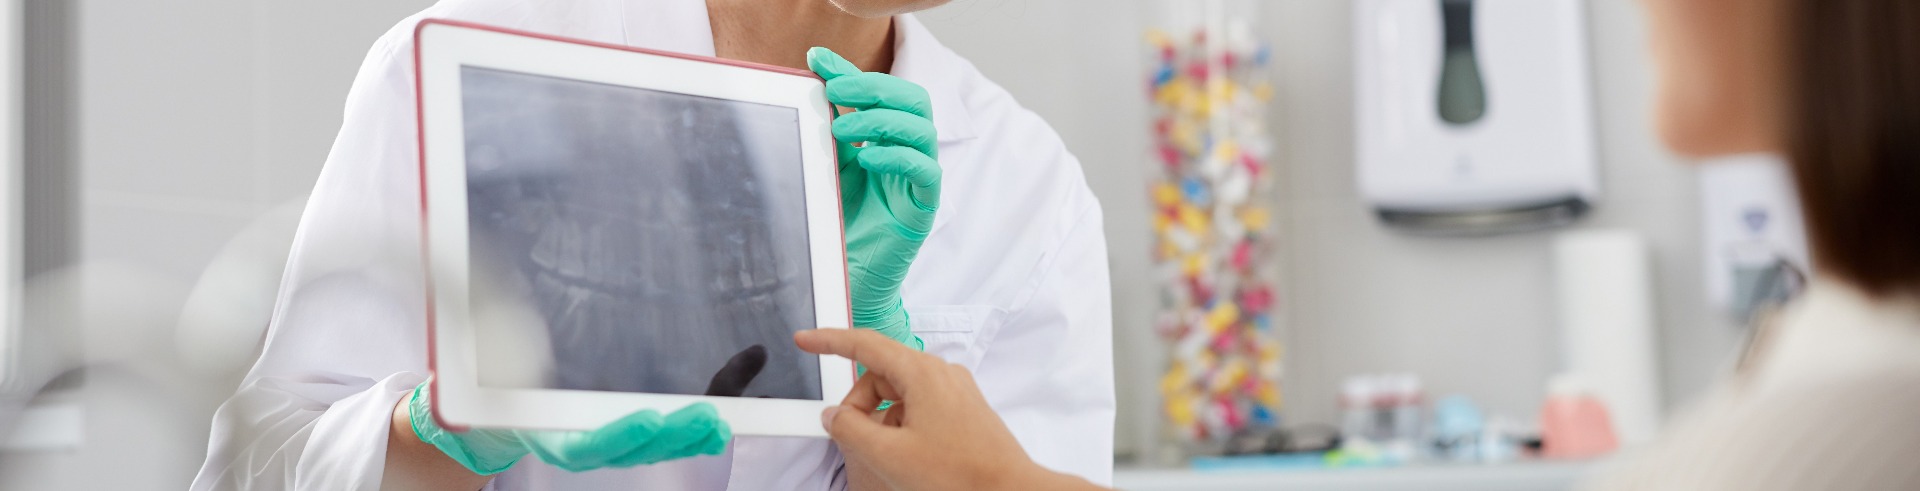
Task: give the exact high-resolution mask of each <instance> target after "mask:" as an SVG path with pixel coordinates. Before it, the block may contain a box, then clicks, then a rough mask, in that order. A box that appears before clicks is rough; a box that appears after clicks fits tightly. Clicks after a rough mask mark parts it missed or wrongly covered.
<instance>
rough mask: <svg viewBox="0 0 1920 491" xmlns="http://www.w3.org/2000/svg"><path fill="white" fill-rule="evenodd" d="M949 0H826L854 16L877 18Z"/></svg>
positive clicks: (912, 10)
mask: <svg viewBox="0 0 1920 491" xmlns="http://www.w3.org/2000/svg"><path fill="white" fill-rule="evenodd" d="M948 1H950V0H827V2H829V3H832V4H833V6H834V7H839V8H840V10H841V11H844V12H846V13H849V14H853V16H855V17H865V18H869V19H872V18H878V17H891V16H895V15H900V14H910V13H914V12H919V11H922V10H926V9H930V8H934V7H938V6H941V5H946V4H947V2H948Z"/></svg>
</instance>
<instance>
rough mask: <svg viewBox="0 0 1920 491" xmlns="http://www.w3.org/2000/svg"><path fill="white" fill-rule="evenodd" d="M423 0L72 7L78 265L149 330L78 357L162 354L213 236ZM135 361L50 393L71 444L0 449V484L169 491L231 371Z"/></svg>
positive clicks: (291, 157) (320, 152) (267, 184)
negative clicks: (140, 292)
mask: <svg viewBox="0 0 1920 491" xmlns="http://www.w3.org/2000/svg"><path fill="white" fill-rule="evenodd" d="M431 3H432V2H431V1H429V0H328V1H323V2H292V1H258V0H192V1H179V2H172V1H168V2H151V1H141V0H74V4H73V5H72V6H71V7H72V8H73V9H74V14H73V15H75V17H76V19H77V20H76V22H77V24H78V29H79V32H78V33H77V35H75V36H74V39H75V40H76V42H77V43H78V45H79V46H78V48H77V49H76V51H77V52H78V54H79V60H78V67H77V73H76V76H77V78H78V83H77V86H76V87H75V90H74V95H75V97H77V98H78V105H79V108H78V112H79V114H78V117H79V121H78V132H79V134H78V135H77V138H76V143H77V146H78V147H79V149H78V152H79V155H78V161H79V167H80V169H79V176H80V177H79V179H80V183H79V187H80V190H81V198H80V219H81V222H82V223H81V249H82V250H81V251H80V255H79V257H80V259H81V260H82V261H86V262H88V263H91V264H101V263H113V264H116V265H118V268H117V269H115V272H116V276H115V277H114V280H115V281H134V280H138V281H141V282H142V284H144V285H146V286H149V287H153V288H149V289H148V290H149V291H148V292H147V294H146V295H145V296H146V297H148V298H145V299H142V300H148V301H145V302H139V306H144V307H149V308H148V309H146V310H141V311H140V312H139V314H140V315H142V316H144V317H148V318H149V319H147V320H149V321H151V323H152V324H154V325H157V326H159V327H157V328H155V329H151V330H149V331H152V332H146V331H140V332H127V333H122V334H124V335H125V336H130V337H134V338H135V339H132V340H126V339H121V340H117V341H116V340H96V341H104V343H93V344H92V345H90V346H89V349H90V350H93V351H96V352H97V351H99V350H100V345H101V344H114V343H117V344H119V345H135V346H140V347H143V348H146V349H165V348H167V347H170V346H171V338H170V337H168V335H169V334H170V332H168V331H169V329H168V328H170V327H171V325H172V323H171V320H172V319H173V317H172V316H173V315H174V313H175V312H176V311H177V309H178V306H179V301H180V300H182V299H183V298H184V295H185V291H184V289H185V288H186V287H187V286H189V285H191V284H192V282H193V281H194V280H195V279H196V278H198V276H199V274H200V271H201V269H202V268H204V267H205V266H206V265H207V263H208V261H209V260H210V259H211V258H212V256H213V255H214V253H215V252H216V251H217V250H218V249H219V248H220V246H221V245H222V244H224V243H225V242H226V241H227V240H228V239H230V238H232V236H233V235H234V234H235V233H237V232H239V231H240V230H241V228H242V227H244V226H245V225H246V224H247V223H248V222H249V221H251V220H253V219H254V218H255V217H256V216H258V215H260V214H261V213H264V212H266V211H268V210H269V209H270V208H272V207H273V206H274V205H276V204H279V203H282V202H286V201H289V200H297V199H302V198H303V197H304V196H305V195H306V193H307V191H308V190H309V189H310V188H311V187H312V184H313V179H314V178H315V176H317V175H318V172H319V169H320V165H321V163H322V162H323V161H324V159H325V158H326V153H327V149H328V147H329V146H330V145H332V142H333V136H334V133H335V132H336V131H337V130H338V129H339V125H340V114H341V108H342V107H343V102H344V100H345V97H346V91H347V87H348V85H349V83H350V82H351V81H352V79H353V76H354V72H355V71H356V70H357V68H358V67H359V64H360V59H361V57H362V55H364V54H365V53H366V50H367V47H368V46H371V45H372V44H373V40H374V39H375V38H376V37H378V36H379V35H380V34H381V33H382V32H384V31H385V30H386V29H387V28H388V27H390V26H392V25H393V24H394V23H395V22H397V21H399V20H400V18H402V17H404V16H406V15H407V14H411V13H413V12H416V11H418V10H420V9H421V8H424V7H425V6H427V5H429V4H431ZM115 307H116V308H123V309H128V310H133V309H134V308H135V307H136V306H135V305H116V306H115ZM143 363H144V362H142V361H139V360H136V361H135V362H133V363H127V364H123V365H116V366H108V367H100V368H96V369H92V370H89V371H88V373H87V375H86V380H85V382H84V384H83V388H82V389H81V390H80V391H79V392H78V393H67V394H59V395H57V396H54V397H53V398H54V399H59V400H77V401H83V402H85V403H86V410H85V411H86V412H85V418H86V423H85V428H84V433H85V441H86V444H85V445H84V446H83V447H82V448H81V449H80V450H78V451H61V452H52V453H8V454H4V455H0V489H183V488H185V487H186V486H187V483H188V481H189V480H190V479H192V477H193V473H194V472H195V471H196V470H197V469H198V468H199V465H200V462H201V460H202V457H203V455H204V452H205V450H206V439H207V430H208V427H209V424H210V421H211V416H212V411H213V408H214V407H215V405H217V404H218V403H219V402H220V400H222V399H224V398H225V396H226V395H227V394H230V393H231V392H232V390H233V389H234V385H233V383H234V382H235V380H234V379H232V378H225V377H215V378H212V379H202V378H195V377H196V376H195V375H194V374H189V373H180V372H174V371H168V370H167V368H169V367H166V366H160V367H159V369H156V367H155V366H154V365H148V364H143ZM175 368H177V367H175Z"/></svg>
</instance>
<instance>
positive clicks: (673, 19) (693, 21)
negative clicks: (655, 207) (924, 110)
mask: <svg viewBox="0 0 1920 491" xmlns="http://www.w3.org/2000/svg"><path fill="white" fill-rule="evenodd" d="M620 5H621V7H622V8H623V9H624V10H625V12H624V14H623V16H624V17H625V20H626V22H624V23H623V24H622V26H621V28H622V30H623V32H622V33H621V36H622V38H623V39H624V41H625V42H626V43H627V45H629V46H638V47H643V48H649V49H663V50H668V51H678V52H681V53H688V54H696V55H701V56H713V24H712V23H711V22H710V21H709V20H708V19H707V2H706V0H649V1H632V0H629V1H624V2H620ZM968 66H969V65H968V64H967V61H966V60H965V59H962V58H960V55H958V54H955V53H954V52H953V50H950V49H947V47H946V46H944V45H942V44H940V41H939V40H937V39H934V38H933V33H932V32H929V31H927V27H926V26H924V25H921V24H920V20H919V19H916V18H914V16H913V15H901V16H898V17H894V18H893V70H892V73H893V75H894V76H897V77H900V78H904V79H907V80H908V81H910V82H913V83H916V84H920V86H921V87H925V88H926V89H927V94H928V95H929V96H931V97H932V98H933V124H934V127H935V128H937V129H938V130H939V131H940V142H942V143H949V142H957V141H962V140H969V139H972V138H973V137H974V133H973V119H972V118H971V117H970V116H969V115H968V111H967V105H966V99H965V98H963V97H961V92H962V90H964V88H963V87H961V82H962V81H963V80H965V79H966V78H967V77H966V75H967V72H966V69H967V67H968Z"/></svg>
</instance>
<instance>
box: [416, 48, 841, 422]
mask: <svg viewBox="0 0 1920 491" xmlns="http://www.w3.org/2000/svg"><path fill="white" fill-rule="evenodd" d="M414 62H415V73H416V74H417V75H416V78H415V83H416V84H417V87H416V94H417V95H418V96H419V97H418V104H419V107H418V111H419V117H420V121H419V124H420V149H421V155H420V172H421V192H422V197H421V213H422V228H423V230H422V233H423V235H424V237H423V238H422V240H423V241H424V246H425V250H424V251H423V254H425V256H426V264H427V265H428V267H427V269H428V272H427V274H428V288H427V291H428V293H427V296H428V317H427V329H428V333H429V334H428V352H429V355H428V363H429V365H430V368H431V370H432V371H433V374H434V379H433V384H434V385H433V392H432V394H433V396H434V397H435V400H434V403H433V407H434V412H435V414H434V417H435V419H436V420H438V421H439V422H440V424H442V425H444V426H447V427H450V428H455V429H459V428H466V427H488V428H524V429H556V430H588V429H593V428H598V427H600V426H602V425H605V424H606V423H608V422H611V421H613V420H615V419H618V418H620V417H622V416H625V415H627V414H630V413H632V412H634V411H637V410H642V409H655V410H659V411H660V412H662V413H668V412H672V411H674V410H677V409H680V408H682V407H685V406H687V405H688V404H692V403H695V402H703V401H704V402H709V403H712V404H713V406H714V407H715V408H717V409H719V413H720V416H721V417H722V418H724V419H726V420H727V423H728V425H729V426H731V427H732V430H733V432H734V434H736V435H767V436H808V437H824V436H826V432H825V431H824V430H822V429H821V427H820V411H821V410H822V409H825V408H827V407H829V406H832V405H836V404H839V402H840V399H841V398H843V397H845V395H846V393H847V391H848V390H849V389H850V388H851V387H852V386H853V380H854V367H853V362H851V361H849V360H847V359H845V358H841V357H837V356H821V357H819V358H820V381H821V391H820V392H821V400H819V401H805V400H791V399H759V398H739V397H709V396H689V395H678V394H645V393H628V392H607V391H588V390H557V389H503V388H493V387H481V386H480V385H479V383H478V381H479V377H478V365H477V363H478V360H476V359H475V358H476V355H475V349H474V347H475V343H474V339H473V337H474V335H473V329H472V327H471V326H472V325H471V322H470V319H469V313H470V311H469V309H468V299H469V296H468V290H469V285H468V279H469V271H468V268H467V264H468V252H469V251H468V242H467V238H468V236H467V233H468V229H467V226H468V224H467V200H466V191H467V184H466V165H465V160H466V159H465V139H464V138H465V137H464V127H463V126H464V125H463V124H462V113H461V110H462V109H461V86H460V67H461V66H474V67H484V68H493V69H500V70H508V71H514V72H520V73H528V74H535V75H546V76H553V77H559V78H566V79H573V80H583V81H590V82H598V83H604V84H612V85H619V86H626V87H636V88H644V89H650V90H659V91H667V92H675V93H681V94H688V95H696V96H702V97H712V98H719V99H727V100H735V101H744V102H752V103H758V104H768V105H774V106H782V107H789V108H794V109H796V110H797V111H796V112H797V113H798V114H799V117H800V125H799V126H800V149H801V153H802V163H801V165H802V172H801V174H802V179H803V180H804V181H805V182H804V190H805V202H806V214H807V234H808V249H809V251H810V257H811V263H812V273H813V274H812V276H813V294H814V302H815V308H814V318H815V319H816V322H817V323H819V324H821V325H820V326H818V327H821V328H843V327H845V326H849V325H852V322H851V316H850V311H849V308H848V304H847V285H846V259H845V246H844V244H843V241H842V233H843V232H842V229H841V224H840V200H839V177H838V174H837V171H838V167H837V164H836V162H835V161H836V158H835V156H834V155H835V154H834V152H835V150H834V143H833V135H832V133H831V131H830V126H829V125H830V123H831V120H832V117H833V113H832V110H833V108H832V107H831V106H829V105H828V103H827V100H826V95H825V84H824V83H823V82H822V81H821V80H820V79H819V78H818V77H815V76H813V74H811V73H808V72H805V71H800V70H791V69H787V68H780V67H770V66H764V65H754V64H747V63H740V62H734V61H729V60H719V59H715V58H705V57H697V56H689V55H682V54H678V53H665V52H657V51H649V50H641V49H635V48H628V47H623V46H613V45H606V44H599V43H592V42H584V41H577V40H568V39H562V38H557V37H552V36H545V35H540V34H533V33H524V32H516V31H511V30H507V29H500V28H495V27H490V26H483V25H477V24H470V23H464V22H456V21H446V20H427V21H423V22H421V23H420V25H419V27H418V28H416V30H415V31H414ZM836 324H837V325H836Z"/></svg>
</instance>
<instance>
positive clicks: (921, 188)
mask: <svg viewBox="0 0 1920 491" xmlns="http://www.w3.org/2000/svg"><path fill="white" fill-rule="evenodd" d="M807 66H808V67H811V68H813V72H814V73H817V74H819V75H820V78H823V79H826V81H827V101H828V102H832V103H833V104H834V105H836V106H840V107H847V108H852V109H855V111H854V112H851V113H847V114H842V115H840V116H839V117H836V118H834V120H833V138H834V139H835V140H838V141H839V151H840V213H841V214H842V215H843V216H842V219H843V220H844V222H845V224H846V233H847V276H848V280H849V281H850V282H851V284H850V285H848V286H849V287H850V288H849V290H851V291H850V293H852V295H853V298H852V299H851V300H852V306H853V325H854V327H860V328H865V329H872V330H875V331H879V332H880V333H881V334H885V335H887V337H890V338H893V339H895V340H898V341H900V342H902V343H905V344H906V345H907V346H912V347H913V348H914V349H925V348H926V346H925V344H923V343H922V342H921V341H920V338H919V337H917V336H914V335H913V330H912V329H911V328H909V327H908V320H907V310H906V308H905V307H904V304H903V303H902V302H901V300H900V284H901V282H903V281H905V280H906V279H907V267H908V266H911V265H913V258H914V256H915V255H918V254H919V253H920V244H921V243H922V242H925V241H926V239H927V233H929V232H931V231H933V213H934V210H937V209H939V207H940V162H939V160H937V159H938V157H939V153H940V150H939V145H938V142H937V140H938V139H937V138H936V133H935V131H934V127H933V100H932V98H930V97H928V96H927V90H926V89H924V88H921V87H920V86H919V85H916V84H914V83H913V82H908V81H906V80H904V79H901V78H900V77H895V76H892V75H888V74H884V73H872V72H862V71H860V68H859V67H855V66H854V65H853V63H851V62H848V61H847V60H846V59H845V58H841V57H840V55H838V54H834V52H833V51H831V50H828V49H826V48H813V49H811V50H808V51H807ZM855 144H862V145H861V146H857V147H856V146H854V145H855Z"/></svg>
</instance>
